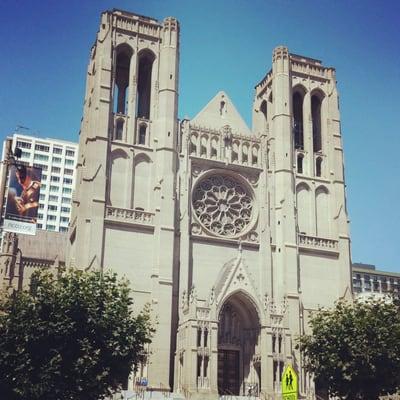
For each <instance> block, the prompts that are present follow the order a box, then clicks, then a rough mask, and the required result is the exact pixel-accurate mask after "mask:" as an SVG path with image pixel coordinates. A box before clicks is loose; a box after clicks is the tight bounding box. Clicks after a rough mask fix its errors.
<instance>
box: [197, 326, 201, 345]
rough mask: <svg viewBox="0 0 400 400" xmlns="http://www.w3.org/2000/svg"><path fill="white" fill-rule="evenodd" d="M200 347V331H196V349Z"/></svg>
mask: <svg viewBox="0 0 400 400" xmlns="http://www.w3.org/2000/svg"><path fill="white" fill-rule="evenodd" d="M200 346H201V329H200V328H198V329H197V347H200Z"/></svg>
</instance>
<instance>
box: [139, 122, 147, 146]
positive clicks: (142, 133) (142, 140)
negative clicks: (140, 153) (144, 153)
mask: <svg viewBox="0 0 400 400" xmlns="http://www.w3.org/2000/svg"><path fill="white" fill-rule="evenodd" d="M146 130H147V127H146V125H145V124H140V126H139V144H146Z"/></svg>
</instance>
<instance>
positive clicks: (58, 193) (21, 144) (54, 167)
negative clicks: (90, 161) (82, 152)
mask: <svg viewBox="0 0 400 400" xmlns="http://www.w3.org/2000/svg"><path fill="white" fill-rule="evenodd" d="M10 139H11V140H12V149H13V151H14V150H15V148H16V147H18V148H20V149H21V150H22V155H21V158H20V159H19V161H20V162H22V163H24V164H26V165H30V166H32V165H33V166H36V167H40V168H41V169H42V181H41V182H42V185H41V188H40V203H39V212H38V223H37V227H38V229H44V230H48V231H56V232H67V231H68V224H69V220H70V214H71V199H72V191H73V189H74V185H75V167H76V162H77V155H78V144H77V143H73V142H67V141H64V140H58V139H49V138H46V139H43V138H39V137H35V136H28V135H23V134H20V133H14V134H13V135H12V137H9V138H7V139H6V141H7V140H10ZM6 141H4V145H3V156H2V159H4V157H5V143H6ZM6 184H7V182H6Z"/></svg>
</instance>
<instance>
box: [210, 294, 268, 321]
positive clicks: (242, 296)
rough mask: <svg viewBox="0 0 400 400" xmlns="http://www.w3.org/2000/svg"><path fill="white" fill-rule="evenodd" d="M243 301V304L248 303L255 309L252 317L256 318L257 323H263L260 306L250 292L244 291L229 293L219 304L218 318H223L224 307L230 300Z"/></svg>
mask: <svg viewBox="0 0 400 400" xmlns="http://www.w3.org/2000/svg"><path fill="white" fill-rule="evenodd" d="M232 298H234V299H236V298H238V299H241V300H242V302H243V303H247V304H248V305H251V307H250V308H252V309H253V311H254V314H253V315H252V317H256V319H257V321H258V322H259V323H261V317H260V316H261V312H260V311H261V310H260V306H259V305H258V302H257V300H256V299H255V297H254V296H253V295H252V294H251V293H249V292H248V291H245V290H243V289H236V290H234V291H231V292H228V293H227V294H226V295H225V296H224V297H223V298H222V299H221V300H220V301H219V303H218V307H217V316H218V318H220V316H221V312H222V309H223V307H224V305H225V304H226V303H227V302H228V301H229V300H230V299H232Z"/></svg>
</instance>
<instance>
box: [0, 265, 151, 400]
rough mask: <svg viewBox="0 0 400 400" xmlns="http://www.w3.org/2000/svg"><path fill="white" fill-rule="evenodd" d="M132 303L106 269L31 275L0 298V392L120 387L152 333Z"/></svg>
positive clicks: (73, 394)
mask: <svg viewBox="0 0 400 400" xmlns="http://www.w3.org/2000/svg"><path fill="white" fill-rule="evenodd" d="M132 303H133V300H132V299H131V297H130V290H129V287H128V284H127V282H125V281H121V280H118V279H117V277H116V275H115V274H112V273H105V274H101V273H100V272H83V271H79V270H70V271H67V272H65V273H62V274H61V275H60V276H59V277H57V278H56V277H54V276H53V275H51V274H50V273H48V272H41V273H37V274H34V275H33V278H32V281H31V286H30V290H29V291H20V292H15V293H13V294H12V295H9V296H6V297H5V298H4V299H3V300H2V301H1V304H0V397H1V398H2V399H7V400H28V399H29V400H36V399H40V400H50V399H51V400H55V399H57V400H58V399H59V400H64V399H71V400H72V399H74V400H75V399H82V400H83V399H85V400H92V399H93V400H98V399H102V398H104V397H105V396H108V395H110V394H111V393H113V392H115V391H116V390H118V389H120V388H121V386H122V385H123V384H124V382H126V379H127V377H128V375H129V373H130V372H131V371H132V369H133V368H134V367H135V366H136V365H138V364H139V363H140V362H142V361H143V360H144V358H145V357H146V351H145V348H146V344H147V343H150V341H151V336H152V333H153V331H154V329H153V327H152V323H151V320H150V316H149V310H148V309H145V310H144V311H143V312H142V313H140V314H139V315H137V316H135V315H134V314H133V312H132Z"/></svg>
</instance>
